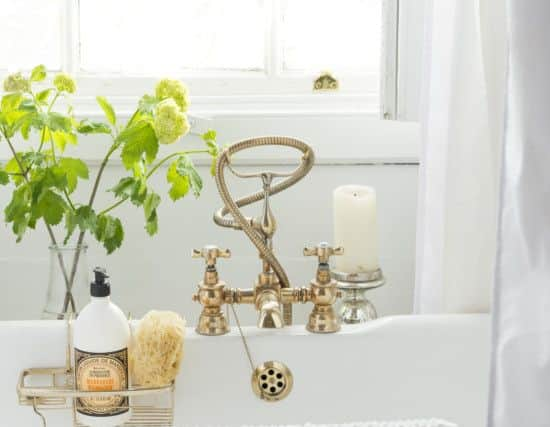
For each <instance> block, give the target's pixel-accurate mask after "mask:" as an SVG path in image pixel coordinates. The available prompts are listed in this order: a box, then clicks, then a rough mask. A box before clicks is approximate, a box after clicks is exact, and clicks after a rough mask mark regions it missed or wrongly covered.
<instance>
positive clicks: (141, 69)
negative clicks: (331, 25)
mask: <svg viewBox="0 0 550 427" xmlns="http://www.w3.org/2000/svg"><path fill="white" fill-rule="evenodd" d="M265 24H266V16H265V5H264V2H263V1H262V0H238V1H235V0H231V1H228V0H185V1H183V0H177V1H176V0H155V1H151V0H117V1H113V0H80V36H81V68H82V69H83V70H85V71H91V72H93V71H104V72H121V73H127V74H146V73H154V72H162V73H168V72H174V71H178V70H184V69H187V70H205V69H234V70H250V69H263V68H264V62H265V31H266V25H265Z"/></svg>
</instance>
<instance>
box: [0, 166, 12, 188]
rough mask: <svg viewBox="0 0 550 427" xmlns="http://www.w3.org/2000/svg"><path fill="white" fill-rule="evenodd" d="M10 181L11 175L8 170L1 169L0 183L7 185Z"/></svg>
mask: <svg viewBox="0 0 550 427" xmlns="http://www.w3.org/2000/svg"><path fill="white" fill-rule="evenodd" d="M9 182H10V176H9V175H8V173H7V172H6V171H3V170H0V185H6V184H8V183H9Z"/></svg>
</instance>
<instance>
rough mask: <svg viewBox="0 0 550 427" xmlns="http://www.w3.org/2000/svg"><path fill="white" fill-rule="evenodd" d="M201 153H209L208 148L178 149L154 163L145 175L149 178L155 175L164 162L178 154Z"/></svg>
mask: <svg viewBox="0 0 550 427" xmlns="http://www.w3.org/2000/svg"><path fill="white" fill-rule="evenodd" d="M200 153H208V150H205V149H197V150H187V151H178V152H177V153H172V154H170V155H168V156H166V157H165V158H163V159H161V160H159V161H158V163H157V164H156V165H154V166H153V167H152V168H151V170H150V171H149V172H148V173H147V175H146V176H145V177H146V178H147V179H148V178H149V177H150V176H151V175H153V174H154V173H155V172H156V171H157V169H158V168H160V167H161V166H162V165H163V164H164V163H166V162H167V161H168V160H170V159H173V158H174V157H177V156H185V155H186V154H200Z"/></svg>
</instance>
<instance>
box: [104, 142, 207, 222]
mask: <svg viewBox="0 0 550 427" xmlns="http://www.w3.org/2000/svg"><path fill="white" fill-rule="evenodd" d="M201 153H208V150H201V149H197V150H187V151H178V152H177V153H172V154H170V155H168V156H166V157H164V158H163V159H161V160H159V161H158V162H157V163H156V164H155V165H154V166H153V167H152V168H151V170H150V171H149V172H147V174H146V175H145V179H146V180H147V179H149V178H150V177H151V176H152V175H153V174H154V173H155V172H156V171H157V170H158V168H160V167H161V166H162V165H163V164H164V163H166V162H167V161H168V160H170V159H173V158H174V157H177V156H184V155H186V154H201ZM128 199H129V197H125V198H123V199H120V200H118V201H117V202H115V203H113V204H112V205H110V206H109V207H107V208H105V209H103V210H102V211H101V212H99V213H98V215H104V214H106V213H108V212H111V211H112V210H113V209H115V208H117V207H119V206H120V205H122V204H123V203H124V202H126V201H127V200H128Z"/></svg>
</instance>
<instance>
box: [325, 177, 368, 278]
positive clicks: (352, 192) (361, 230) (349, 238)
mask: <svg viewBox="0 0 550 427" xmlns="http://www.w3.org/2000/svg"><path fill="white" fill-rule="evenodd" d="M333 203H334V206H333V213H334V244H335V245H336V246H343V247H344V255H341V256H337V257H334V267H335V269H336V270H338V271H341V272H344V273H364V272H368V271H373V270H376V269H377V268H379V263H378V229H377V221H376V191H375V190H374V188H372V187H366V186H360V185H344V186H342V187H338V188H336V189H335V190H334V193H333Z"/></svg>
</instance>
